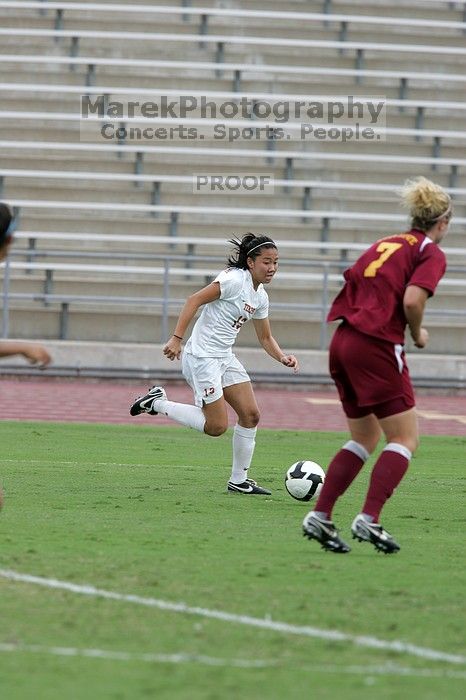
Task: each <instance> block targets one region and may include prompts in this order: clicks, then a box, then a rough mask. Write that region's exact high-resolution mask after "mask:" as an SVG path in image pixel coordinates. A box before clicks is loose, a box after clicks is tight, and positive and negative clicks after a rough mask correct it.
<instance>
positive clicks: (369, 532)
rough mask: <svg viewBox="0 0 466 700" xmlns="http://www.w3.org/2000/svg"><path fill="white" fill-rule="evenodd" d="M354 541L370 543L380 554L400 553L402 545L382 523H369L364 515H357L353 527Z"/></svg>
mask: <svg viewBox="0 0 466 700" xmlns="http://www.w3.org/2000/svg"><path fill="white" fill-rule="evenodd" d="M351 532H352V533H353V539H354V540H359V542H370V543H371V544H373V545H374V547H375V548H376V550H377V551H378V552H383V553H384V554H394V553H395V552H399V551H400V545H399V544H398V543H397V542H395V540H394V539H393V537H392V536H391V535H390V533H389V532H387V531H386V530H384V529H383V527H382V525H380V523H369V522H368V521H367V520H365V519H364V518H363V517H362V515H357V516H356V517H355V519H354V520H353V524H352V525H351Z"/></svg>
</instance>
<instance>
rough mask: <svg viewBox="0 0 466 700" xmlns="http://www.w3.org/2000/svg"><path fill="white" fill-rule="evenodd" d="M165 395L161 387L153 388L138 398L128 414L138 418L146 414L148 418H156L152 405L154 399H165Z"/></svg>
mask: <svg viewBox="0 0 466 700" xmlns="http://www.w3.org/2000/svg"><path fill="white" fill-rule="evenodd" d="M166 398H167V394H166V393H165V389H163V388H162V387H161V386H153V387H152V389H150V390H149V391H148V393H147V394H144V396H139V397H138V398H137V399H136V401H135V402H134V403H133V405H132V406H131V408H130V409H129V412H130V414H131V415H132V416H138V415H139V414H140V413H148V414H149V415H150V416H156V415H157V411H154V409H153V408H152V404H153V402H154V400H155V399H166Z"/></svg>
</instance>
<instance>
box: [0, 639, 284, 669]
mask: <svg viewBox="0 0 466 700" xmlns="http://www.w3.org/2000/svg"><path fill="white" fill-rule="evenodd" d="M2 651H3V652H14V651H19V652H21V651H22V652H30V653H33V654H51V655H53V656H83V657H87V658H92V659H106V660H110V661H144V662H146V663H159V664H190V663H192V664H201V665H204V666H232V667H234V668H269V667H270V666H274V665H275V662H273V661H260V660H255V659H221V658H217V657H214V656H205V655H203V654H187V653H184V652H181V653H179V654H137V653H134V652H131V651H108V650H106V649H77V648H75V647H43V646H40V645H39V644H0V652H2Z"/></svg>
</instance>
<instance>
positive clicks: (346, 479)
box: [314, 448, 365, 520]
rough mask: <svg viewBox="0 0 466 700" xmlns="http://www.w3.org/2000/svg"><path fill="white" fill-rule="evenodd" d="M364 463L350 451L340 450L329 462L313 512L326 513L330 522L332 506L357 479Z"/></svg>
mask: <svg viewBox="0 0 466 700" xmlns="http://www.w3.org/2000/svg"><path fill="white" fill-rule="evenodd" d="M364 461H365V460H363V459H362V458H361V457H359V456H358V455H357V454H355V453H354V452H352V451H351V450H346V449H345V448H343V449H341V450H340V451H339V452H337V454H336V455H335V457H334V458H333V459H332V461H331V462H330V464H329V466H328V469H327V473H326V475H325V481H324V485H323V487H322V491H321V492H320V495H319V498H318V499H317V503H316V505H315V508H314V510H317V511H321V512H322V513H327V517H328V519H329V520H331V517H332V510H333V506H334V505H335V502H336V500H337V498H339V497H340V496H341V495H342V494H343V493H344V492H345V491H346V489H347V488H348V486H349V485H350V484H351V482H352V481H353V480H354V479H355V478H356V477H357V475H358V474H359V472H360V471H361V469H362V467H363V465H364Z"/></svg>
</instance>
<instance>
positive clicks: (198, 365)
mask: <svg viewBox="0 0 466 700" xmlns="http://www.w3.org/2000/svg"><path fill="white" fill-rule="evenodd" d="M181 368H182V371H183V376H184V378H185V379H186V381H187V382H188V384H189V386H190V387H191V389H192V390H193V392H194V402H195V404H196V406H199V407H200V408H202V405H203V404H204V403H212V402H213V401H217V400H218V399H219V398H220V397H221V396H223V387H226V386H232V385H233V384H242V383H243V382H250V381H251V379H250V377H249V374H248V373H247V372H246V370H245V369H244V367H243V365H242V364H241V362H240V361H239V360H238V359H237V358H236V357H235V355H229V357H197V356H196V355H192V354H191V353H189V352H186V351H185V352H183V355H182V358H181Z"/></svg>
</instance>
